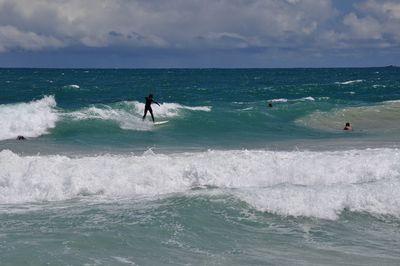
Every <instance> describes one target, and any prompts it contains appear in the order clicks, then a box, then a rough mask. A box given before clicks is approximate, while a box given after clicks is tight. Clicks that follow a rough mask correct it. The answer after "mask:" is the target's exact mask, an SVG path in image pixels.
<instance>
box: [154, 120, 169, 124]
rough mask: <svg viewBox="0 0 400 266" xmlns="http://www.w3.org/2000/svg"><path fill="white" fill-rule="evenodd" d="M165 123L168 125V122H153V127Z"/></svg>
mask: <svg viewBox="0 0 400 266" xmlns="http://www.w3.org/2000/svg"><path fill="white" fill-rule="evenodd" d="M165 123H168V120H165V121H158V122H154V125H163V124H165Z"/></svg>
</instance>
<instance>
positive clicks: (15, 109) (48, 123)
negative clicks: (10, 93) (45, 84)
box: [0, 96, 59, 140]
mask: <svg viewBox="0 0 400 266" xmlns="http://www.w3.org/2000/svg"><path fill="white" fill-rule="evenodd" d="M56 105H57V104H56V101H55V99H54V96H45V97H43V98H42V99H40V100H36V101H31V102H29V103H16V104H5V105H0V125H1V127H0V140H5V139H15V138H16V137H17V136H18V135H23V136H25V137H38V136H41V135H43V134H46V133H48V130H49V129H51V128H54V127H55V125H56V122H57V121H58V119H59V114H58V112H57V110H56V109H55V108H56Z"/></svg>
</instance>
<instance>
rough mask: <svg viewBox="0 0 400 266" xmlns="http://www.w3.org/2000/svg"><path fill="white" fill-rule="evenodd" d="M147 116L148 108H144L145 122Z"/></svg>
mask: <svg viewBox="0 0 400 266" xmlns="http://www.w3.org/2000/svg"><path fill="white" fill-rule="evenodd" d="M146 115H147V108H144V115H143V118H142V120H144V119H145V118H146ZM151 116H153V115H151Z"/></svg>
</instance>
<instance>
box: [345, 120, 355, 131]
mask: <svg viewBox="0 0 400 266" xmlns="http://www.w3.org/2000/svg"><path fill="white" fill-rule="evenodd" d="M343 130H353V128H352V127H351V125H350V123H349V122H347V123H346V125H345V126H344V128H343Z"/></svg>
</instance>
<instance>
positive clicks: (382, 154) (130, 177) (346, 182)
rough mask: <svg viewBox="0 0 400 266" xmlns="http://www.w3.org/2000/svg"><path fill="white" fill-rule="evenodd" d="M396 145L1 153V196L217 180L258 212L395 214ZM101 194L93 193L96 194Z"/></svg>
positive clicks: (134, 190)
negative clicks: (91, 153)
mask: <svg viewBox="0 0 400 266" xmlns="http://www.w3.org/2000/svg"><path fill="white" fill-rule="evenodd" d="M399 161H400V151H399V150H397V149H371V150H352V151H337V152H310V151H294V152H283V151H282V152H275V151H208V152H200V153H180V154H172V155H163V154H154V153H153V152H149V153H145V154H143V155H139V156H133V155H130V156H122V155H103V156H97V157H81V158H70V157H65V156H57V155H56V156H25V157H22V156H19V155H17V154H14V153H12V152H11V151H8V150H4V151H1V152H0V169H2V171H1V172H0V203H1V204H8V203H23V202H36V201H43V200H50V201H53V200H65V199H71V198H74V197H78V196H87V195H98V194H101V195H102V197H104V198H118V197H137V196H154V195H163V194H164V195H165V194H167V193H175V192H187V191H190V190H191V189H193V188H199V187H200V188H201V187H203V188H206V187H214V188H219V189H220V191H221V192H222V193H230V194H232V195H234V196H236V197H239V198H240V199H242V200H244V201H245V202H247V203H248V204H250V205H251V206H253V207H254V208H257V209H259V210H261V211H268V212H273V213H277V214H281V215H294V216H298V215H303V216H313V217H319V218H328V219H335V218H337V215H338V214H339V213H340V212H341V211H343V210H344V209H345V208H347V209H349V210H354V211H366V212H372V213H379V214H391V215H396V216H400V198H399V197H398V196H397V195H399V194H400V164H399V163H398V162H399ZM94 197H98V196H94Z"/></svg>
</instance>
